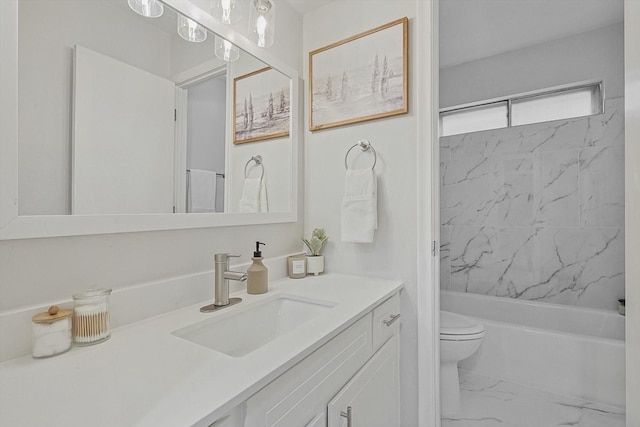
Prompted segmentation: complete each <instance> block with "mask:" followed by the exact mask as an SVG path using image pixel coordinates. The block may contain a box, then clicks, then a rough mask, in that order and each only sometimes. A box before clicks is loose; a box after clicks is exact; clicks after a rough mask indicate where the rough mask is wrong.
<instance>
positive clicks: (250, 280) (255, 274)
mask: <svg viewBox="0 0 640 427" xmlns="http://www.w3.org/2000/svg"><path fill="white" fill-rule="evenodd" d="M260 245H265V244H264V243H262V242H256V251H255V252H254V253H253V257H252V258H251V259H252V260H253V264H251V267H249V268H248V269H247V293H248V294H264V293H265V292H267V289H268V283H269V280H268V274H267V273H268V272H267V267H265V266H264V264H262V259H263V258H262V252H260Z"/></svg>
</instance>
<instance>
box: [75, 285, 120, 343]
mask: <svg viewBox="0 0 640 427" xmlns="http://www.w3.org/2000/svg"><path fill="white" fill-rule="evenodd" d="M109 295H111V289H88V290H86V291H84V292H81V293H79V294H75V295H73V303H74V307H73V342H74V344H75V345H79V346H83V345H92V344H97V343H99V342H102V341H105V340H107V339H109V337H110V336H111V331H110V328H109Z"/></svg>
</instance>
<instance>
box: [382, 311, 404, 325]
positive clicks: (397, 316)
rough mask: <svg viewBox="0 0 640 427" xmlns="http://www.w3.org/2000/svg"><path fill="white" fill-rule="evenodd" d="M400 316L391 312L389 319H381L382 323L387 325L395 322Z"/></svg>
mask: <svg viewBox="0 0 640 427" xmlns="http://www.w3.org/2000/svg"><path fill="white" fill-rule="evenodd" d="M399 318H400V313H398V314H392V315H391V319H389V320H383V321H382V323H384V324H385V325H387V326H391V325H392V324H393V322H395V321H396V320H398V319H399Z"/></svg>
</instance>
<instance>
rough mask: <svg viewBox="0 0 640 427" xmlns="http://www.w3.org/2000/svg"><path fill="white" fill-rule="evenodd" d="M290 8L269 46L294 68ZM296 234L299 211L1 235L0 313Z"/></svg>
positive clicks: (297, 26)
mask: <svg viewBox="0 0 640 427" xmlns="http://www.w3.org/2000/svg"><path fill="white" fill-rule="evenodd" d="M73 3H78V2H73ZM279 7H280V10H285V9H286V8H287V6H286V4H284V3H283V4H279ZM290 16H291V20H290V21H289V22H288V25H286V26H285V29H283V31H285V33H283V34H282V38H286V39H288V40H289V42H288V43H287V44H285V45H284V46H283V47H282V48H283V49H286V50H285V51H282V50H281V49H280V47H276V46H274V47H275V49H272V52H271V53H272V54H274V55H276V56H277V57H278V58H280V57H282V60H283V61H285V62H286V63H287V64H288V65H290V66H292V67H294V68H295V69H296V70H298V71H300V61H299V57H300V55H301V52H302V37H301V35H302V18H301V17H300V16H299V15H297V14H295V12H292V13H291V14H290ZM49 19H53V18H51V17H49ZM290 49H293V50H294V52H295V53H296V60H295V61H293V62H289V61H290V59H291V57H292V56H293V54H292V52H290V51H289V50H290ZM167 65H168V63H167ZM167 73H168V70H167ZM301 235H302V213H300V214H299V220H298V222H296V223H285V224H273V225H256V226H242V227H220V228H208V229H207V228H203V229H189V230H172V231H158V232H143V233H121V234H104V235H93V236H76V237H59V238H44V239H24V240H4V241H0V295H1V298H0V314H6V313H8V312H14V311H20V310H22V309H27V308H29V307H36V306H40V305H48V304H50V303H54V302H58V301H64V300H68V299H69V298H70V296H71V294H72V293H74V292H76V291H78V290H82V289H86V288H89V287H102V286H106V287H111V288H113V289H131V288H132V287H134V286H135V285H137V284H140V283H144V282H151V281H154V280H162V279H166V278H170V277H176V276H180V275H185V274H193V273H198V272H207V271H211V270H212V268H213V254H214V253H216V252H237V253H240V254H242V257H241V258H240V259H238V263H242V262H248V261H249V260H250V256H251V254H252V251H253V247H254V245H255V241H256V240H260V241H263V242H267V243H268V244H269V247H268V249H265V252H264V253H265V256H266V257H268V258H270V257H276V256H282V255H286V254H289V253H292V252H297V251H299V250H300V244H299V242H300V240H299V237H300V236H301ZM211 286H212V287H213V283H212V284H211ZM147 303H148V304H153V299H150V300H149V301H148V302H147ZM7 353H11V352H10V351H7ZM23 354H26V352H25V353H23Z"/></svg>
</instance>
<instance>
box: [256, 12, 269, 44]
mask: <svg viewBox="0 0 640 427" xmlns="http://www.w3.org/2000/svg"><path fill="white" fill-rule="evenodd" d="M266 29H267V20H266V19H264V16H262V15H261V16H259V17H258V21H257V22H256V30H257V31H258V46H260V47H264V46H265V30H266Z"/></svg>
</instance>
